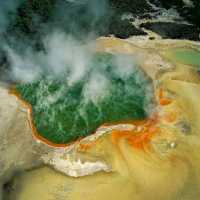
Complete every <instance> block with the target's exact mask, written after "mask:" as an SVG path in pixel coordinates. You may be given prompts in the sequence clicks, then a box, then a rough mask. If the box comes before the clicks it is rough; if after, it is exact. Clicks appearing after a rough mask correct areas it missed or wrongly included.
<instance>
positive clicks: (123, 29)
mask: <svg viewBox="0 0 200 200" xmlns="http://www.w3.org/2000/svg"><path fill="white" fill-rule="evenodd" d="M108 33H109V34H113V35H115V36H116V37H118V38H121V39H125V38H128V37H130V36H133V35H147V33H145V32H144V31H142V30H140V29H137V28H136V27H135V26H134V25H133V24H131V23H130V22H129V20H120V19H114V20H113V21H112V22H111V24H110V26H109V29H108Z"/></svg>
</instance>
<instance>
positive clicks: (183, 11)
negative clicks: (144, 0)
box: [150, 0, 200, 27]
mask: <svg viewBox="0 0 200 200" xmlns="http://www.w3.org/2000/svg"><path fill="white" fill-rule="evenodd" d="M150 1H151V2H153V3H155V4H157V5H159V6H162V7H164V8H166V9H169V8H175V9H176V10H177V11H178V13H179V14H180V16H182V17H184V18H185V19H186V20H187V21H188V22H190V23H192V24H194V25H196V26H198V27H200V12H199V10H200V1H199V0H192V2H193V6H187V5H185V4H184V2H183V1H182V0H167V1H166V0H150Z"/></svg>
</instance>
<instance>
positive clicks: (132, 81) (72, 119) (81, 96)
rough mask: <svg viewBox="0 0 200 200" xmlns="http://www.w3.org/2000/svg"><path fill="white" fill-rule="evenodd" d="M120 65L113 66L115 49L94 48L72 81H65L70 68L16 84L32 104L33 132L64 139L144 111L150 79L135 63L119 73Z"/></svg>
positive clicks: (149, 100) (148, 101)
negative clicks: (85, 67)
mask: <svg viewBox="0 0 200 200" xmlns="http://www.w3.org/2000/svg"><path fill="white" fill-rule="evenodd" d="M125 67H126V64H124V66H121V68H120V69H119V67H118V68H117V67H116V56H115V55H112V54H105V53H104V54H103V53H101V54H96V55H95V56H94V57H93V59H92V60H91V62H90V63H89V64H88V71H87V73H86V74H85V75H84V76H83V77H82V78H81V80H79V81H77V82H75V83H73V84H69V83H68V81H67V78H68V77H70V72H66V73H63V76H62V77H55V76H52V75H50V74H49V75H46V76H43V78H41V79H40V80H38V81H36V82H33V83H26V84H22V83H21V84H18V85H17V86H16V89H17V91H19V92H20V94H21V95H22V97H23V98H24V100H26V101H27V102H29V103H30V104H31V105H32V107H33V119H34V124H35V126H36V128H37V130H38V132H39V134H41V135H42V136H43V137H45V138H47V139H48V140H50V141H52V142H54V143H68V142H72V141H75V140H77V139H78V138H81V137H84V136H87V135H89V134H91V133H93V132H94V131H95V130H96V129H97V128H98V127H99V126H100V125H102V124H103V123H105V122H107V123H112V122H120V121H125V120H131V119H144V118H145V117H146V116H147V115H148V108H147V105H150V104H152V101H153V100H152V99H153V92H152V91H153V89H152V84H151V81H150V80H149V79H148V78H147V76H146V75H145V74H144V72H142V71H141V70H140V68H139V67H137V66H136V65H135V64H133V67H131V70H130V69H129V71H128V73H123V69H125ZM117 69H118V70H117ZM120 70H122V71H120ZM124 72H126V71H124ZM91 87H92V89H91Z"/></svg>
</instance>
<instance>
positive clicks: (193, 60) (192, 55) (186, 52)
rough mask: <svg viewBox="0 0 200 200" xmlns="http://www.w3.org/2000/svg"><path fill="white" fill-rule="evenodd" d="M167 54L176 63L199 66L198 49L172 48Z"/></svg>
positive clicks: (199, 56)
mask: <svg viewBox="0 0 200 200" xmlns="http://www.w3.org/2000/svg"><path fill="white" fill-rule="evenodd" d="M169 56H170V57H171V58H172V59H173V60H174V61H176V62H178V63H183V64H186V65H192V66H195V67H197V68H199V67H200V51H198V50H195V49H192V48H174V49H172V50H170V51H169Z"/></svg>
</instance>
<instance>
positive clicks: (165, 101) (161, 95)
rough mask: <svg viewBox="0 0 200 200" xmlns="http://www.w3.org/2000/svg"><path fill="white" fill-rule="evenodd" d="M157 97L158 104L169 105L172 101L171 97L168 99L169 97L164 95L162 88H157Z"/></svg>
mask: <svg viewBox="0 0 200 200" xmlns="http://www.w3.org/2000/svg"><path fill="white" fill-rule="evenodd" d="M158 97H159V104H160V105H161V106H166V105H169V104H171V103H172V99H169V98H166V97H165V94H164V90H163V88H160V89H159V94H158Z"/></svg>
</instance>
